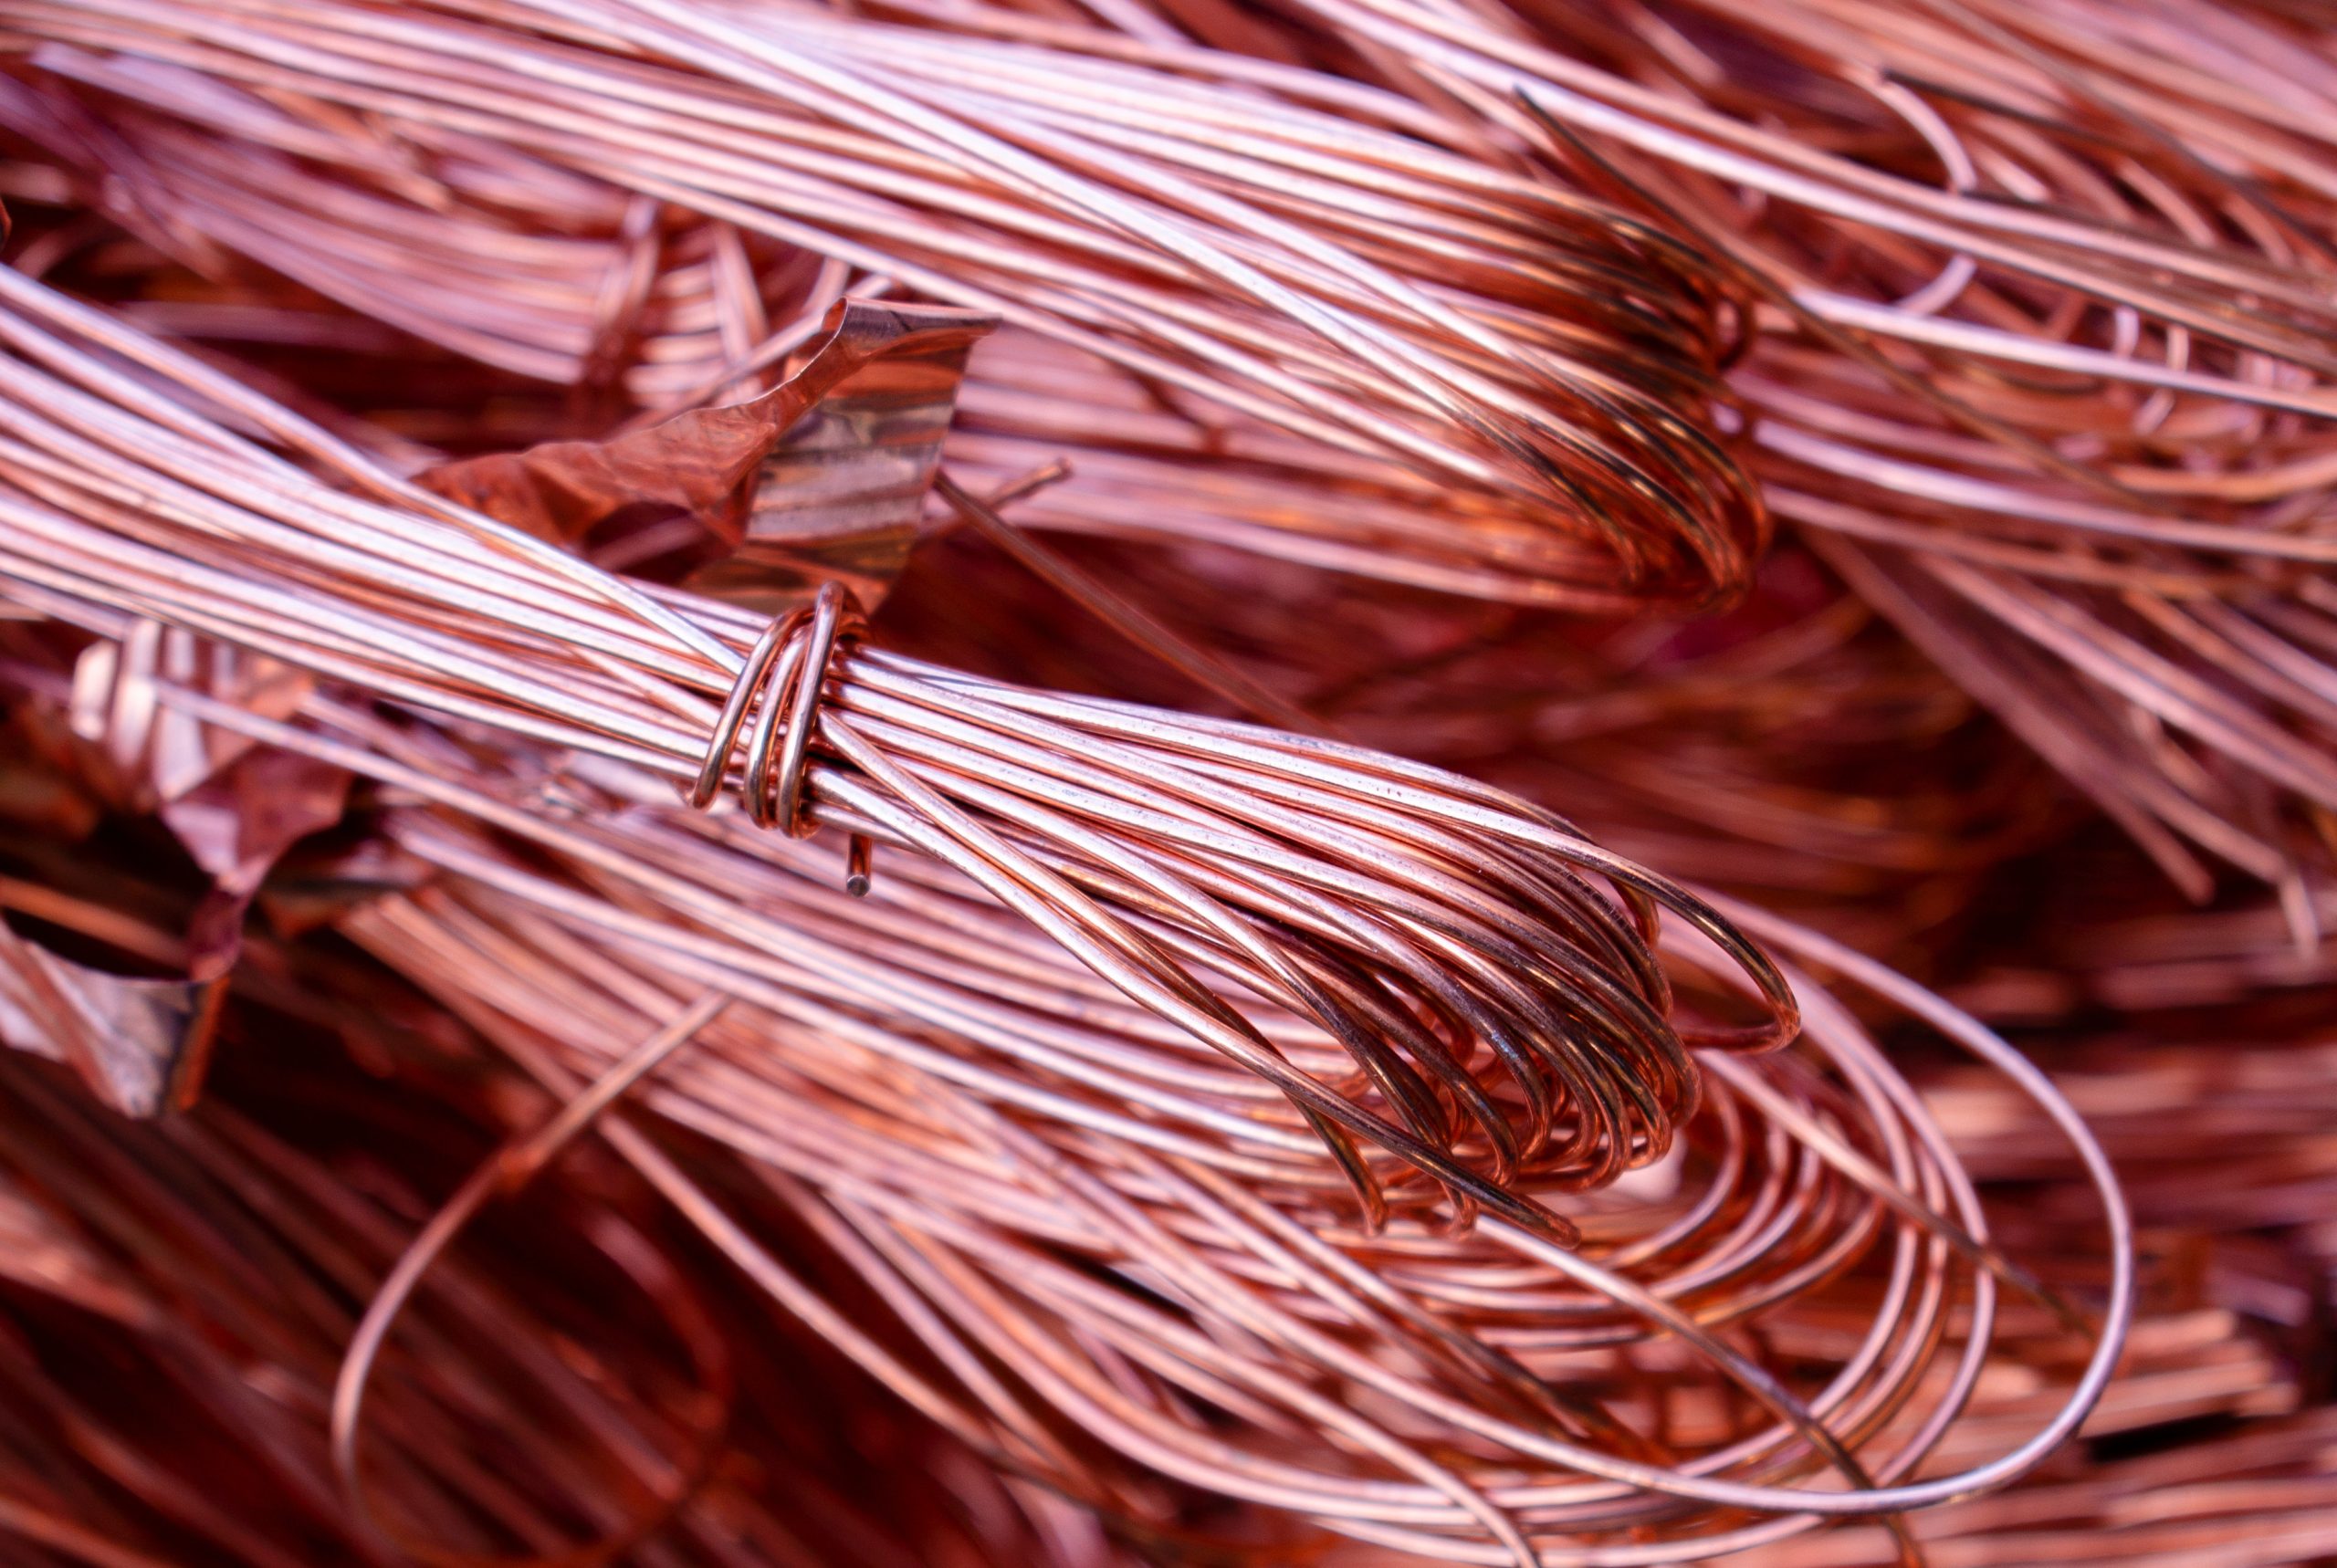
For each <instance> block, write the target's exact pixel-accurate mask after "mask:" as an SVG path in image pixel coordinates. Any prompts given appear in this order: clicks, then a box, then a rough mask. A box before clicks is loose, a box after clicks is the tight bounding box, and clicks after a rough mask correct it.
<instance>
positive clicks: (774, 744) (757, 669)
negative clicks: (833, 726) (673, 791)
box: [683, 581, 873, 897]
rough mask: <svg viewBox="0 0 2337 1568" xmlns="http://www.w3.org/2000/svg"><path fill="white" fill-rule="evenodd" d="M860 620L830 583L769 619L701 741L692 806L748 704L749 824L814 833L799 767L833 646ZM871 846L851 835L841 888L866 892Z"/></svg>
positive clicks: (806, 757) (703, 800) (724, 762)
mask: <svg viewBox="0 0 2337 1568" xmlns="http://www.w3.org/2000/svg"><path fill="white" fill-rule="evenodd" d="M866 625H867V617H866V616H865V615H864V614H863V613H862V612H861V609H860V606H859V604H858V602H857V601H854V598H853V596H852V591H850V590H849V589H847V588H845V587H844V585H843V584H842V583H840V582H833V581H830V582H826V583H823V584H822V585H821V588H820V591H819V593H818V595H817V596H816V597H815V598H814V599H813V600H812V603H811V605H810V606H809V607H808V608H804V609H798V610H791V611H789V612H787V613H785V614H783V615H780V616H776V617H774V618H773V619H772V621H771V623H770V625H769V626H768V627H766V628H765V629H764V631H763V634H762V635H761V636H760V637H759V638H757V639H756V640H755V645H754V647H753V648H752V649H751V650H749V653H748V654H747V662H746V663H745V664H743V665H741V666H740V667H739V678H738V679H737V680H736V681H734V682H733V683H732V684H731V686H730V695H728V697H727V698H725V699H724V701H723V704H722V714H721V716H720V717H719V718H718V719H717V720H716V721H715V725H714V733H713V735H712V736H711V737H709V738H708V740H707V747H706V759H705V761H704V762H702V763H700V764H699V766H698V770H697V779H695V780H694V781H693V782H692V783H691V785H690V788H689V789H688V791H687V793H686V795H685V796H684V797H683V798H684V799H685V800H687V801H688V802H689V803H690V805H691V806H692V807H694V808H696V809H697V810H706V809H707V808H708V807H710V806H712V805H713V803H714V800H715V797H716V796H717V795H718V794H720V793H721V790H722V780H723V779H724V777H725V776H726V775H727V774H728V772H729V770H730V757H731V753H732V752H733V751H735V750H736V749H737V748H738V745H739V731H740V730H742V729H744V728H745V727H746V722H747V711H748V709H749V708H750V707H753V708H755V709H756V713H755V728H754V734H753V737H751V738H750V739H749V741H748V743H747V761H746V772H745V776H744V778H743V779H741V780H740V783H739V798H740V800H741V801H742V802H743V803H744V804H745V806H746V809H747V819H748V821H751V822H753V823H754V824H755V826H757V827H759V828H780V829H782V830H783V831H785V832H786V833H787V835H788V837H790V838H794V839H802V838H809V837H810V836H811V835H812V833H813V832H814V831H817V824H816V823H814V822H812V821H810V819H809V814H808V810H807V808H806V804H805V800H804V791H803V772H804V768H805V767H806V765H807V764H808V763H809V761H810V759H811V754H812V733H813V731H814V730H815V729H816V728H817V727H818V724H819V716H820V699H821V697H822V696H823V695H824V694H825V693H826V691H827V687H828V681H829V678H830V676H831V675H832V674H833V673H834V664H835V659H836V654H837V653H838V651H839V650H840V649H842V648H844V646H846V645H847V644H848V643H853V642H856V641H858V639H859V638H860V636H861V635H862V633H863V632H864V631H865V628H866ZM758 695H760V706H758ZM872 849H873V846H872V845H871V844H870V842H869V841H868V839H867V838H866V837H865V835H863V834H859V833H854V834H853V835H852V840H851V844H850V848H849V850H848V852H847V853H848V856H849V862H848V865H847V869H846V872H845V878H844V886H845V888H846V889H847V890H848V891H849V892H850V893H851V894H853V896H854V897H859V896H861V895H862V894H865V893H866V892H867V891H868V881H869V862H870V859H871V854H872Z"/></svg>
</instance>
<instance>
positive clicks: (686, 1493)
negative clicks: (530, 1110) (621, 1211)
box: [329, 996, 728, 1564]
mask: <svg viewBox="0 0 2337 1568" xmlns="http://www.w3.org/2000/svg"><path fill="white" fill-rule="evenodd" d="M726 1005H728V998H725V997H720V996H708V997H704V998H700V999H699V1000H697V1002H695V1003H693V1004H691V1005H690V1006H689V1007H688V1008H686V1009H684V1010H683V1012H682V1013H681V1015H680V1016H679V1017H677V1018H676V1019H674V1020H673V1021H672V1022H671V1023H669V1024H667V1025H666V1026H665V1028H663V1029H660V1030H657V1031H656V1032H655V1033H654V1034H652V1035H651V1036H649V1037H648V1038H647V1039H646V1040H643V1041H642V1042H641V1045H640V1046H639V1048H638V1049H637V1050H635V1051H633V1052H632V1053H631V1054H629V1055H628V1056H626V1057H625V1058H624V1060H623V1061H620V1062H618V1063H617V1064H616V1065H615V1066H614V1067H613V1068H611V1069H610V1070H609V1071H608V1072H606V1073H605V1074H603V1076H602V1077H601V1078H600V1079H598V1080H597V1081H595V1082H593V1083H592V1084H591V1085H589V1086H588V1087H587V1088H586V1089H585V1090H584V1091H583V1092H582V1093H580V1094H578V1095H576V1096H575V1097H574V1098H572V1099H571V1100H570V1101H569V1102H568V1103H566V1104H565V1105H562V1106H561V1108H560V1110H559V1112H558V1113H556V1114H555V1115H553V1116H552V1117H550V1119H548V1120H547V1121H546V1122H545V1123H544V1124H542V1125H541V1126H540V1127H538V1128H536V1129H535V1130H533V1131H532V1132H530V1133H529V1134H527V1135H526V1136H524V1137H520V1138H516V1139H514V1140H513V1141H512V1142H510V1143H509V1144H508V1145H505V1146H504V1147H503V1148H502V1149H500V1150H498V1152H497V1153H496V1155H494V1156H493V1157H492V1158H490V1159H489V1160H487V1162H486V1163H485V1164H483V1165H482V1166H479V1168H478V1169H477V1172H476V1173H474V1174H473V1176H471V1178H470V1179H469V1180H468V1181H466V1182H465V1183H464V1184H463V1185H462V1186H461V1187H459V1188H457V1189H456V1192H455V1195H454V1196H453V1197H449V1198H448V1199H447V1200H446V1202H445V1205H444V1206H442V1207H440V1208H439V1210H438V1211H437V1212H436V1213H435V1214H434V1215H432V1216H431V1218H430V1221H429V1223H428V1224H426V1225H424V1227H423V1228H421V1229H420V1230H419V1231H417V1232H416V1233H415V1235H414V1239H413V1241H412V1242H410V1243H409V1244H408V1245H407V1247H406V1249H405V1250H404V1251H403V1252H402V1253H400V1254H399V1256H398V1259H397V1260H396V1262H395V1263H393V1265H392V1266H391V1268H390V1271H389V1273H388V1274H387V1275H386V1276H384V1277H383V1281H382V1282H381V1284H380V1286H379V1287H378V1288H377V1289H376V1290H375V1291H374V1292H373V1296H372V1300H370V1301H367V1302H366V1304H365V1311H364V1313H363V1315H362V1316H361V1317H360V1318H359V1319H358V1321H357V1328H356V1332H355V1333H352V1334H351V1336H350V1341H349V1347H348V1349H347V1350H346V1351H344V1352H343V1353H342V1356H341V1366H340V1369H339V1371H338V1372H337V1373H336V1374H335V1375H334V1378H333V1387H332V1408H331V1414H330V1427H329V1431H330V1445H331V1449H332V1462H333V1469H334V1470H335V1471H336V1473H337V1474H338V1476H339V1478H340V1480H341V1490H342V1492H343V1494H344V1495H345V1496H346V1497H347V1498H348V1499H349V1503H350V1508H351V1511H352V1512H353V1513H355V1515H356V1516H357V1517H358V1518H359V1519H360V1520H361V1521H364V1523H365V1525H366V1526H367V1527H368V1528H370V1529H372V1530H374V1531H381V1532H382V1533H383V1535H384V1537H385V1538H386V1539H389V1540H391V1541H393V1542H394V1544H395V1545H396V1547H397V1549H398V1551H399V1552H402V1553H403V1555H405V1556H407V1557H410V1558H413V1559H414V1560H415V1561H418V1562H424V1563H464V1564H476V1563H481V1562H482V1561H486V1560H482V1559H480V1558H478V1557H477V1556H474V1555H471V1554H469V1553H463V1554H453V1553H448V1552H445V1551H443V1550H441V1549H438V1548H436V1547H435V1546H432V1545H429V1544H426V1543H423V1542H415V1541H414V1540H412V1539H411V1538H401V1537H399V1536H396V1535H394V1534H392V1533H391V1532H390V1531H387V1530H385V1529H384V1527H383V1524H382V1521H380V1519H379V1518H378V1517H377V1516H376V1515H375V1513H374V1511H373V1509H372V1504H371V1502H370V1501H369V1500H368V1497H367V1493H366V1490H365V1485H364V1480H363V1476H362V1471H361V1469H360V1465H359V1443H360V1441H361V1438H362V1433H363V1430H364V1420H365V1393H366V1385H367V1384H368V1383H370V1382H371V1381H372V1375H373V1371H374V1368H375V1366H376V1364H378V1362H379V1360H380V1358H381V1352H382V1346H383V1343H385V1342H386V1341H387V1340H388V1339H389V1336H390V1333H391V1331H392V1329H393V1327H394V1326H395V1324H396V1322H397V1319H398V1314H399V1313H400V1312H402V1311H403V1309H404V1307H405V1304H406V1302H407V1301H408V1300H410V1299H411V1298H412V1296H413V1295H414V1291H416V1290H418V1289H419V1288H420V1287H421V1284H422V1281H423V1279H424V1276H425V1275H426V1274H427V1273H428V1272H429V1270H430V1267H431V1265H432V1264H433V1263H435V1261H436V1260H438V1258H439V1257H440V1255H441V1254H443V1253H444V1252H445V1250H446V1249H447V1248H449V1247H451V1246H452V1245H454V1243H455V1241H456V1238H458V1237H459V1236H460V1235H461V1234H462V1230H463V1227H464V1226H465V1225H466V1223H468V1221H469V1220H470V1218H471V1217H472V1216H473V1215H475V1214H477V1212H478V1210H479V1209H480V1208H482V1207H485V1206H486V1205H487V1203H488V1202H490V1201H491V1200H493V1199H494V1198H496V1197H508V1196H510V1195H512V1194H515V1193H517V1192H519V1190H520V1189H521V1188H523V1187H525V1186H527V1185H528V1184H529V1182H531V1181H533V1180H534V1179H535V1177H536V1176H537V1175H538V1173H540V1171H542V1170H543V1168H544V1167H545V1166H548V1165H550V1163H551V1162H552V1161H553V1160H554V1159H556V1158H557V1157H558V1156H559V1155H560V1152H561V1149H562V1148H563V1147H565V1146H566V1145H568V1144H570V1143H571V1142H573V1141H574V1140H575V1139H576V1138H577V1137H578V1136H580V1135H581V1134H584V1133H586V1132H588V1131H590V1130H591V1128H592V1124H593V1122H594V1121H595V1120H596V1119H597V1118H598V1117H599V1116H600V1115H601V1113H603V1112H604V1111H606V1110H607V1109H608V1108H609V1106H610V1105H612V1104H613V1103H615V1102H616V1101H617V1100H618V1099H620V1098H621V1097H623V1096H624V1093H625V1092H626V1091H628V1090H629V1089H631V1088H632V1087H633V1086H634V1084H635V1083H638V1082H640V1081H641V1080H642V1079H643V1078H644V1077H645V1076H647V1075H648V1074H649V1073H652V1072H655V1071H656V1070H657V1068H658V1066H659V1065H660V1064H661V1063H662V1062H663V1061H665V1059H666V1058H667V1057H669V1056H671V1055H672V1054H673V1053H674V1052H675V1051H676V1050H678V1049H680V1048H681V1047H683V1046H685V1045H687V1044H688V1043H689V1042H690V1040H692V1039H693V1038H695V1037H696V1035H697V1032H698V1031H699V1030H702V1029H704V1028H705V1027H706V1026H707V1024H708V1023H710V1022H712V1021H713V1020H714V1019H716V1018H717V1017H718V1016H719V1015H720V1013H721V1011H722V1009H723V1008H724V1007H725V1006H726ZM698 1370H699V1372H700V1373H701V1375H706V1374H707V1373H708V1369H707V1368H706V1367H703V1366H701V1367H700V1368H699V1369H698ZM716 1385H718V1375H715V1376H712V1377H710V1378H709V1393H712V1392H713V1391H714V1388H715V1386H716ZM699 1436H700V1441H699V1442H698V1444H697V1451H696V1452H695V1453H694V1454H693V1455H692V1456H691V1458H690V1459H689V1460H688V1461H687V1462H686V1464H684V1465H683V1466H681V1467H679V1469H680V1484H678V1485H676V1486H674V1487H672V1488H670V1489H668V1490H667V1493H666V1495H665V1497H663V1498H661V1499H660V1500H658V1505H657V1506H655V1507H654V1508H652V1509H649V1510H647V1511H644V1512H643V1513H641V1514H640V1515H638V1516H637V1517H635V1518H634V1519H632V1520H629V1521H626V1524H625V1527H624V1530H623V1531H620V1532H618V1533H616V1534H614V1535H613V1536H610V1537H608V1538H607V1539H605V1540H603V1541H599V1542H592V1543H590V1544H588V1545H583V1546H578V1547H574V1548H571V1550H569V1551H568V1552H562V1553H561V1554H560V1555H559V1556H557V1557H551V1558H546V1557H544V1556H542V1555H540V1554H530V1555H529V1556H527V1557H525V1558H520V1559H511V1560H509V1561H516V1562H526V1563H575V1564H584V1563H605V1562H609V1561H611V1560H613V1559H614V1558H617V1557H620V1556H622V1555H624V1553H625V1552H628V1551H630V1550H632V1548H633V1547H634V1546H635V1545H637V1544H639V1543H640V1542H643V1541H645V1540H646V1539H648V1538H649V1537H650V1536H651V1535H653V1534H655V1532H656V1531H658V1530H659V1529H660V1528H662V1527H663V1526H664V1525H665V1522H666V1521H667V1520H668V1519H670V1518H671V1517H672V1515H673V1514H674V1512H675V1511H676V1510H679V1509H680V1508H682V1507H684V1506H685V1505H686V1504H687V1502H688V1501H689V1500H690V1497H691V1495H692V1494H693V1493H694V1492H695V1490H697V1487H698V1486H699V1485H701V1484H703V1483H704V1481H705V1479H706V1477H707V1472H708V1471H709V1469H711V1467H712V1465H713V1463H714V1461H715V1459H716V1458H717V1457H718V1454H719V1453H720V1450H721V1444H722V1437H723V1433H722V1428H721V1426H720V1425H719V1424H717V1425H713V1426H709V1427H707V1430H706V1431H705V1432H703V1433H701V1434H700V1435H699Z"/></svg>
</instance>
